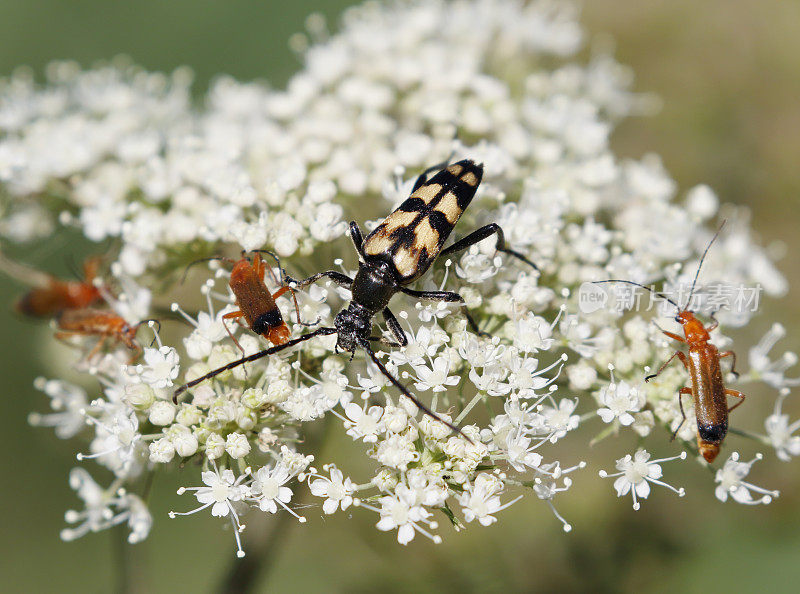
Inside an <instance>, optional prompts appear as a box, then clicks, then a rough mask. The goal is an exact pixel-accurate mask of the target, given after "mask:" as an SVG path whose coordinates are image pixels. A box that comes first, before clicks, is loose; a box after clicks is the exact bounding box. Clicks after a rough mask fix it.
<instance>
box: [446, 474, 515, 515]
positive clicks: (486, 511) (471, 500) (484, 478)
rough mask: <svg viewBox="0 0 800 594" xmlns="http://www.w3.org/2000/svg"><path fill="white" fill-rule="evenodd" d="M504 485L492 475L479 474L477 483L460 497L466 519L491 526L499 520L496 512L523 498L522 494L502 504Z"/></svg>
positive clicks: (459, 500)
mask: <svg viewBox="0 0 800 594" xmlns="http://www.w3.org/2000/svg"><path fill="white" fill-rule="evenodd" d="M502 486H503V485H502V483H501V482H500V481H499V480H497V479H496V478H494V477H492V476H491V475H487V474H486V473H481V474H479V475H478V476H477V478H476V479H475V483H474V484H473V485H470V486H469V488H468V489H467V490H466V491H464V492H463V493H462V494H461V495H460V496H459V498H458V502H459V504H460V505H461V507H462V511H463V513H464V519H465V520H466V521H467V522H471V521H472V520H478V522H480V524H481V525H482V526H490V525H491V524H493V523H494V522H496V521H497V518H495V517H494V514H496V513H497V512H499V511H502V510H504V509H505V508H507V507H509V506H511V505H513V504H514V503H516V502H517V501H519V500H520V499H522V495H520V496H519V497H517V498H515V499H512V500H511V501H509V502H508V503H505V504H501V503H500V493H501V492H502Z"/></svg>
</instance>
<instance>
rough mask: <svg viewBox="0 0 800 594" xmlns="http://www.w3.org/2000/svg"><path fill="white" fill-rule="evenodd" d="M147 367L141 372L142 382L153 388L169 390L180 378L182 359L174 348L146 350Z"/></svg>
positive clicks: (164, 347)
mask: <svg viewBox="0 0 800 594" xmlns="http://www.w3.org/2000/svg"><path fill="white" fill-rule="evenodd" d="M144 361H145V366H144V367H143V368H142V369H141V371H140V372H139V374H140V377H141V378H142V381H143V382H145V383H147V384H150V385H151V386H152V387H153V388H168V387H170V386H172V380H174V379H175V378H176V377H178V369H179V362H180V357H178V353H177V351H176V350H175V349H173V348H172V347H166V346H162V347H159V348H157V349H150V348H146V349H144Z"/></svg>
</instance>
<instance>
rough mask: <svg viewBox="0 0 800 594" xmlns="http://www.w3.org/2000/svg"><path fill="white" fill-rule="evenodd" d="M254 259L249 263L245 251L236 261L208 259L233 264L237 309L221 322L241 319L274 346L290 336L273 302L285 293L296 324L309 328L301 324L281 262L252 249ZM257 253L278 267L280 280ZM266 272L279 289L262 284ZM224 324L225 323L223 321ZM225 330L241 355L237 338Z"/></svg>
mask: <svg viewBox="0 0 800 594" xmlns="http://www.w3.org/2000/svg"><path fill="white" fill-rule="evenodd" d="M254 251H255V252H256V253H255V256H253V260H252V261H250V260H249V259H248V258H247V256H246V255H245V252H242V257H241V258H240V259H239V260H235V261H234V260H231V259H229V258H223V257H215V258H209V259H211V260H222V261H225V262H229V263H232V264H233V268H231V277H230V281H229V285H230V288H231V291H232V292H233V295H234V296H235V297H236V306H237V307H238V308H239V309H238V310H236V311H232V312H230V313H227V314H225V315H224V316H222V318H223V320H236V319H240V318H244V320H245V322H246V323H247V327H248V328H250V330H252V331H253V332H255V333H256V334H259V335H261V336H263V337H264V338H266V339H267V340H268V341H269V342H271V343H272V344H274V345H281V344H286V342H287V341H288V340H289V337H290V336H291V332H290V331H289V327H288V326H287V325H286V322H285V321H284V320H283V316H282V315H281V311H280V309H278V305H277V303H275V300H276V299H277V298H278V297H280V296H281V295H283V294H284V293H286V292H287V291H288V292H290V293H291V294H292V299H293V300H294V307H295V311H296V313H297V323H298V324H303V325H304V326H308V325H310V324H306V323H304V322H301V321H300V307H299V306H298V304H297V298H296V297H295V295H294V290H292V288H291V287H289V286H288V285H287V284H286V282H285V281H284V280H283V276H284V273H283V269H282V268H281V264H280V259H279V258H278V256H277V255H275V254H274V253H272V252H270V251H268V250H254ZM259 252H264V253H265V254H269V255H270V256H272V257H273V258H274V259H275V261H276V262H277V264H278V269H279V270H280V274H281V279H280V280H279V279H277V278H276V277H275V274H274V273H273V271H272V268H270V267H269V266H267V264H266V262H264V260H263V259H262V258H261V254H260V253H259ZM267 272H269V275H270V277H271V278H272V280H273V282H275V284H276V285H281V287H280V288H279V289H278V290H277V291H275V292H274V293H271V292H270V290H269V289H268V288H267V285H266V283H265V282H264V275H265V274H266V273H267ZM223 324H224V322H223ZM225 330H226V331H227V332H228V335H229V336H230V337H231V339H232V340H233V342H234V343H235V344H236V346H237V347H238V348H239V350H241V351H242V353H244V349H243V348H242V346H241V345H240V344H239V341H237V340H236V337H235V336H234V335H233V333H232V332H231V331H230V329H229V328H228V326H227V325H225Z"/></svg>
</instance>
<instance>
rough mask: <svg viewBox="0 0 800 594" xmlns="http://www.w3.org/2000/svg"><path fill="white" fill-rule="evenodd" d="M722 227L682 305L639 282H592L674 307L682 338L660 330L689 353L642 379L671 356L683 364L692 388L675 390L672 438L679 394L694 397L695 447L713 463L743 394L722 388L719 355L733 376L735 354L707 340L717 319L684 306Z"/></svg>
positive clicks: (716, 324)
mask: <svg viewBox="0 0 800 594" xmlns="http://www.w3.org/2000/svg"><path fill="white" fill-rule="evenodd" d="M724 226H725V222H724V221H723V223H722V225H720V227H719V229H718V230H717V232H716V233H715V234H714V237H712V238H711V241H710V242H709V243H708V245H707V246H706V249H705V251H704V252H703V256H702V257H701V258H700V263H699V264H698V266H697V272H696V274H695V276H694V281H693V282H692V287H691V290H690V291H689V297H688V299H687V300H686V305H684V306H683V307H681V306H680V305H678V304H677V303H675V302H674V301H673V300H672V299H670V298H669V297H667V296H666V295H664V294H662V293H659V292H657V291H653V290H652V289H651V288H649V287H645V286H644V285H640V284H638V283H635V282H633V281H629V280H620V279H611V280H605V281H595V283H596V284H600V283H626V284H629V285H634V286H636V287H640V288H642V289H646V290H647V291H650V292H651V293H653V294H655V295H657V296H659V297H661V298H663V299H665V300H666V301H667V302H668V303H671V304H672V305H674V306H675V307H676V308H677V310H678V313H677V315H676V316H675V321H676V322H678V323H679V324H680V325H681V326H683V333H684V335H685V337H681V336H678V335H677V334H674V333H672V332H667V331H666V330H662V332H663V333H664V334H665V335H666V336H668V337H669V338H671V339H673V340H677V341H679V342H683V343H686V344H687V345H688V346H689V354H688V356H687V355H686V354H685V353H684V352H682V351H675V352H674V353H673V354H672V356H671V357H670V358H669V359H667V361H666V362H665V363H664V364H663V365H662V366H661V367H660V368H659V369H658V371H657V372H656V373H654V374H652V375H648V376H647V377H646V378H645V381H650V380H651V379H653V378H654V377H656V376H658V375H659V374H660V373H661V372H662V371H663V370H664V368H665V367H666V366H667V365H669V364H670V362H671V361H672V360H673V359H674V358H675V357H678V359H680V361H681V363H683V366H684V367H685V368H686V371H688V372H689V377H690V378H691V380H692V387H691V388H689V387H683V388H681V389H680V390H678V404H679V406H680V410H681V415H682V417H683V418H682V420H681V424H680V425H678V428H677V429H676V430H675V432H674V433H673V434H672V438H673V439H675V435H676V434H677V433H678V430H679V429H680V428H681V426H682V425H683V423H684V421H686V413H685V412H684V411H683V402H682V397H683V396H684V395H687V394H688V395H691V396H692V397H693V398H694V409H695V413H696V415H697V448H698V449H699V450H700V453H701V454H702V455H703V458H705V459H706V461H707V462H713V461H714V459H715V458H716V457H717V455H718V454H719V449H720V446H721V445H722V441H723V440H724V439H725V435H726V434H727V433H728V414H729V413H730V412H731V411H732V410H733V409H735V408H736V407H737V406H739V405H740V404H741V403H742V402H744V399H745V396H744V394H742V393H741V392H739V391H737V390H730V389H728V388H726V387H725V384H724V382H723V380H722V368H721V366H720V359H722V358H723V357H732V358H733V365H731V373H733V374H734V375H736V376H738V375H739V374H738V373H737V372H736V353H734V352H733V351H723V352H721V353H720V352H719V350H718V349H717V347H715V346H714V345H713V344H711V342H710V341H711V336H710V335H709V332H711V331H712V330H714V328H716V327H717V326H718V325H719V322H717V320H716V319H715V318H714V314H713V313H712V314H711V320H712V324H711V325H710V326H704V325H703V323H702V322H701V321H700V320H698V319H697V318H696V317H695V315H694V312H692V311H690V310H689V309H687V308H688V306H689V303H690V302H691V299H692V295H693V294H694V289H695V286H696V285H697V279H698V277H699V276H700V269H701V268H702V267H703V261H704V260H705V258H706V254H708V250H709V249H710V248H711V245H712V244H713V243H714V241H715V240H716V239H717V236H718V235H719V233H720V231H722V227H724ZM727 396H734V397H736V398H739V402H737V403H736V404H734V405H733V406H731V407H730V408H728V400H727Z"/></svg>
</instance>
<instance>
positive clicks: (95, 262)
mask: <svg viewBox="0 0 800 594" xmlns="http://www.w3.org/2000/svg"><path fill="white" fill-rule="evenodd" d="M99 265H100V258H90V259H88V260H86V262H85V263H84V265H83V280H82V281H62V280H60V279H57V278H55V277H54V276H50V275H46V274H42V273H38V274H36V275H35V276H31V275H28V278H29V279H35V282H36V285H37V286H34V288H32V289H31V290H30V291H28V292H27V293H25V295H23V296H22V297H21V298H20V299H19V301H17V303H16V309H17V311H19V312H20V313H23V314H25V315H27V316H32V317H37V318H49V317H53V316H55V315H56V314H58V313H60V312H63V311H66V310H70V309H82V308H85V307H89V306H90V305H92V304H94V303H97V302H98V301H100V300H102V299H103V296H102V294H101V290H100V288H99V287H97V286H96V285H95V284H94V279H95V277H96V276H97V269H98V267H99Z"/></svg>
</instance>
